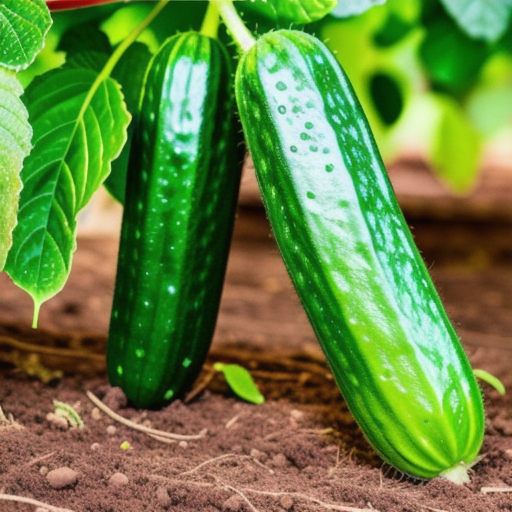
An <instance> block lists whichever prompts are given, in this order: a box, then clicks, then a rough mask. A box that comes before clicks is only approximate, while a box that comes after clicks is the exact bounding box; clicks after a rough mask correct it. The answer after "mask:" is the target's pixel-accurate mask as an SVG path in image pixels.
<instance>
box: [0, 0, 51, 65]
mask: <svg viewBox="0 0 512 512" xmlns="http://www.w3.org/2000/svg"><path fill="white" fill-rule="evenodd" d="M51 25H52V19H51V16H50V11H49V10H48V7H46V3H45V2H44V0H2V1H1V2H0V41H1V45H2V51H1V52H0V64H1V65H3V66H5V67H7V68H9V69H13V70H15V71H19V70H20V69H25V68H27V67H28V66H29V65H30V64H31V63H32V62H33V61H34V59H35V57H36V55H37V54H38V53H39V52H40V51H41V50H42V48H43V46H44V38H45V36H46V33H47V32H48V30H49V29H50V27H51Z"/></svg>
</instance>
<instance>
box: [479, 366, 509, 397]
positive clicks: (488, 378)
mask: <svg viewBox="0 0 512 512" xmlns="http://www.w3.org/2000/svg"><path fill="white" fill-rule="evenodd" d="M473 373H474V374H475V377H476V378H477V379H480V380H482V381H484V382H487V384H489V385H490V386H492V387H493V388H494V389H495V390H496V391H497V392H498V393H499V394H500V395H502V396H503V395H505V394H506V390H505V386H504V385H503V382H501V380H500V379H498V377H495V376H494V375H491V374H490V373H489V372H486V371H485V370H479V369H476V368H475V369H474V370H473Z"/></svg>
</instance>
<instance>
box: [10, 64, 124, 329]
mask: <svg viewBox="0 0 512 512" xmlns="http://www.w3.org/2000/svg"><path fill="white" fill-rule="evenodd" d="M24 102H25V104H26V106H27V108H28V111H29V114H30V120H31V122H32V127H33V130H34V137H33V144H34V147H33V149H32V152H31V154H30V155H29V157H27V159H26V160H25V164H24V167H23V171H22V173H21V178H22V181H23V190H22V192H21V196H20V206H19V212H18V224H17V226H16V228H15V230H14V232H13V245H12V248H11V250H10V252H9V255H8V258H7V263H6V270H7V272H8V273H9V274H10V276H11V278H12V279H13V281H14V282H15V283H16V284H17V285H18V286H20V287H21V288H23V289H24V290H25V291H27V292H28V293H29V294H30V295H31V296H32V298H33V300H34V305H35V315H34V323H36V321H37V314H38V311H39V307H40V305H41V304H42V303H43V302H44V301H46V300H48V299H49V298H50V297H52V296H53V295H55V294H56V293H58V292H59V291H60V290H61V289H62V287H63V286H64V284H65V282H66V280H67V278H68V275H69V272H70V267H71V258H72V254H73V252H74V249H75V243H76V242H75V239H76V217H77V214H78V212H79V211H80V210H81V209H82V208H83V207H84V206H85V205H86V204H87V203H88V201H89V200H90V198H91V197H92V195H93V193H94V192H95V191H96V190H97V189H98V187H99V186H100V185H101V184H102V183H103V181H104V180H105V178H106V176H107V175H108V173H109V172H110V163H111V161H112V160H113V159H114V158H115V157H116V156H117V155H118V154H119V152H120V151H121V148H122V147H123V145H124V143H125V140H126V127H127V125H128V123H129V120H130V115H129V113H128V112H127V110H126V107H125V104H124V101H123V95H122V93H121V90H120V87H119V85H118V84H117V83H116V82H115V81H114V80H112V79H111V78H106V77H103V78H102V77H99V76H98V74H97V73H95V72H94V71H92V70H87V69H85V70H84V69H66V68H61V69H57V70H53V71H50V72H48V73H45V74H44V75H42V76H40V77H38V78H36V79H35V80H34V81H33V82H32V83H31V85H30V86H29V87H28V88H27V91H26V93H25V96H24Z"/></svg>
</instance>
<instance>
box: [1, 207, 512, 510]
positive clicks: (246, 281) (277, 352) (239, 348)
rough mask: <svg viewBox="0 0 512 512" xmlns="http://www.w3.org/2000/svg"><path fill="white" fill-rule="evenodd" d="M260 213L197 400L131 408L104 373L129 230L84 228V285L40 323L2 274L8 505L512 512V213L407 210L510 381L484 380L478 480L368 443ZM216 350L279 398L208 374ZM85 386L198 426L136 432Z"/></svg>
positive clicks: (430, 257) (76, 282) (236, 259)
mask: <svg viewBox="0 0 512 512" xmlns="http://www.w3.org/2000/svg"><path fill="white" fill-rule="evenodd" d="M415 204H417V203H415ZM252 206H253V207H247V206H243V205H242V206H241V207H240V211H239V215H238V219H237V224H236V230H235V236H234V240H233V246H232V251H231V255H230V261H229V266H228V273H227V279H226V286H225V290H224V294H223V300H222V305H221V311H220V316H219V320H218V325H217V330H216V333H215V338H214V342H213V345H212V350H211V353H210V355H209V357H208V360H207V363H206V364H205V367H204V370H203V372H202V374H201V375H200V377H199V378H198V380H197V382H196V383H195V384H194V386H193V387H192V389H191V392H190V393H189V394H188V395H187V396H185V397H184V398H183V399H181V400H177V401H174V402H173V403H171V404H170V405H169V406H167V407H165V408H164V409H162V410H151V411H147V410H136V409H134V408H132V407H131V406H130V405H129V404H126V401H125V400H124V396H123V394H122V392H120V390H118V389H113V388H111V387H110V386H109V384H108V381H107V378H106V375H105V362H104V356H103V354H104V351H105V343H106V333H107V329H108V320H109V312H110V302H111V298H112V291H113V280H114V272H115V261H116V251H117V239H116V237H115V236H112V235H105V236H102V235H101V236H100V235H97V234H95V235H82V236H81V237H80V238H79V242H78V251H77V253H76V257H75V261H74V266H73V271H72V274H71V277H70V280H69V282H68V284H67V286H66V287H65V289H64V290H63V292H62V293H61V294H59V295H58V296H57V297H56V298H54V299H53V300H51V301H49V302H48V303H47V304H45V305H44V306H43V309H42V312H41V316H40V323H39V328H38V329H37V330H33V329H31V328H30V322H31V303H30V299H29V298H27V297H26V296H25V295H24V293H23V292H21V291H19V290H17V289H16V288H15V287H14V286H13V285H12V283H10V281H9V279H8V278H7V276H6V275H5V274H0V290H1V293H0V406H1V408H2V410H3V412H4V414H5V417H4V418H3V419H1V418H0V510H1V511H2V512H14V511H17V512H18V511H19V512H25V511H34V510H37V511H38V512H43V511H44V510H50V511H56V510H58V511H61V512H62V511H63V510H66V511H68V512H69V511H73V512H86V511H91V512H93V511H94V512H143V511H151V512H158V511H166V510H170V511H171V510H172V511H176V512H185V511H187V512H189V511H197V512H207V511H208V512H209V511H211V512H218V511H222V512H249V511H250V512H256V511H258V512H283V511H289V512H320V511H328V510H336V511H352V512H354V511H363V510H364V511H368V512H370V511H372V512H375V511H380V512H423V511H437V512H443V511H444V512H497V511H507V510H508V511H510V510H512V407H511V405H512V403H511V401H512V399H511V398H510V390H511V389H512V372H510V367H511V363H512V357H511V356H512V337H511V332H512V315H511V314H510V311H511V307H512V269H511V266H510V261H511V256H512V237H510V236H509V235H510V219H509V218H508V217H507V216H505V217H506V218H501V219H500V220H499V221H496V218H495V217H494V220H490V219H489V218H485V219H480V220H478V219H475V218H471V222H469V221H468V219H467V218H466V219H464V218H462V217H460V218H457V217H455V218H451V219H448V220H447V219H444V220H443V222H440V221H439V219H432V218H425V215H423V214H422V216H421V218H420V216H415V215H414V212H413V211H412V210H411V212H412V213H411V221H410V222H411V223H412V224H413V227H414V230H413V233H414V235H415V238H416V242H417V244H418V246H419V247H420V249H421V250H422V253H423V256H424V258H425V260H426V261H427V263H428V264H429V267H430V269H431V273H432V276H433V278H434V281H435V282H436V285H437V287H438V289H439V291H440V293H441V296H442V298H443V300H444V302H445V305H446V308H447V311H448V313H449V316H450V317H451V319H452V320H453V322H454V324H455V326H456V328H457V330H458V332H459V334H460V336H461V339H462V343H463V345H464V347H465V349H466V351H467V353H468V355H469V357H470V360H471V362H472V364H473V366H474V367H478V368H483V369H485V370H486V371H488V372H490V373H492V374H494V375H495V376H496V377H498V378H499V379H501V380H502V381H503V383H504V384H505V386H506V387H507V388H508V390H509V394H508V395H505V396H500V395H499V394H498V393H497V391H495V390H494V389H492V388H491V387H489V386H488V385H483V393H484V397H485V403H486V413H487V426H486V435H485V442H484V446H483V448H482V457H481V459H480V460H479V462H478V463H477V464H476V465H475V466H474V467H473V469H472V471H471V481H470V483H468V484H465V485H462V486H457V485H455V484H453V483H451V482H449V481H446V480H443V479H439V478H436V479H433V480H431V481H420V480H415V479H412V478H410V477H407V476H406V475H403V474H400V473H399V472H397V471H396V470H394V469H393V468H391V467H390V466H388V465H386V464H384V463H383V462H382V461H381V459H380V458H379V457H378V456H377V455H376V454H375V453H374V452H373V450H372V449H371V448H370V447H369V446H368V444H367V443H366V441H365V439H364V437H363V436H362V434H361V432H360V430H359V429H358V427H357V425H356V424H355V422H354V420H353V418H352V416H351V415H350V413H349V412H348V410H347V408H346V406H345V404H344V401H343V399H342V398H341V396H340V394H339V392H338V390H337V388H336V385H335V384H334V381H333V379H332V376H331V373H330V371H329V368H328V366H327V364H326V362H325V358H324V356H323V354H322V352H321V351H320V349H319V346H318V343H317V341H316V339H315V336H314V334H313V332H312V330H311V327H310V326H309V323H308V321H307V318H306V316H305V314H304V312H303V310H302V308H301V305H300V303H299V301H298V298H297V296H296V295H295V292H294V290H293V288H292V285H291V283H290V280H289V277H288V275H287V273H286V270H285V268H284V265H283V263H282V261H281V258H280V256H279V253H278V251H277V248H276V245H275V241H274V240H273V239H272V237H271V236H270V228H269V226H268V223H267V221H266V219H265V215H264V213H263V211H262V209H261V208H260V207H259V206H258V205H257V204H253V205H252ZM430 206H431V203H430ZM431 209H432V211H435V208H431ZM406 214H407V212H406ZM427 217H428V216H427ZM215 361H222V362H235V363H238V364H241V365H243V366H245V367H246V368H248V369H249V370H250V371H251V373H252V375H253V377H254V379H255V381H256V383H257V384H258V386H259V387H260V390H261V391H262V393H263V394H264V395H265V398H266V401H265V403H264V404H262V405H253V404H249V403H246V402H244V401H242V400H241V399H239V398H237V397H236V396H234V395H233V393H232V392H231V391H230V390H229V388H228V387H227V385H226V384H225V382H224V381H223V379H222V378H221V376H220V375H219V374H215V373H213V372H212V364H213V363H214V362H215ZM87 392H90V393H93V395H94V396H95V397H97V398H98V399H100V400H102V401H103V403H104V404H106V405H108V406H109V407H110V408H111V409H112V410H113V411H114V412H116V413H117V414H119V415H120V416H122V417H124V418H127V419H130V420H131V421H132V422H134V423H135V424H136V425H138V426H141V425H142V426H146V427H151V428H153V429H158V430H162V431H166V432H172V433H175V434H181V435H183V436H192V437H191V438H182V439H162V437H158V438H155V437H154V436H150V435H148V434H147V433H145V432H141V431H139V430H136V429H135V428H133V427H132V426H128V425H124V424H122V423H121V422H120V421H118V420H117V419H113V418H112V417H111V416H109V415H107V414H106V413H105V412H103V411H101V410H100V409H99V408H98V406H97V405H96V404H95V403H93V402H92V401H91V399H90V398H89V397H90V395H88V394H87ZM54 400H57V401H59V402H63V403H65V404H68V405H71V406H73V407H74V408H75V410H76V411H77V412H78V413H79V416H80V418H81V419H82V420H83V423H84V424H83V426H80V425H79V424H76V423H75V424H74V425H73V422H76V418H74V417H73V415H71V417H69V421H68V420H66V418H63V417H62V416H57V417H56V416H55V415H52V414H50V413H55V404H54ZM57 405H58V404H57ZM22 500H25V502H24V503H23V502H22Z"/></svg>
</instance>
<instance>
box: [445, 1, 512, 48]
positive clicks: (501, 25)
mask: <svg viewBox="0 0 512 512" xmlns="http://www.w3.org/2000/svg"><path fill="white" fill-rule="evenodd" d="M441 2H442V4H443V5H444V7H445V9H446V11H447V12H448V13H449V14H450V16H452V18H453V19H454V20H455V22H456V23H457V25H459V27H460V28H461V29H462V30H463V31H464V32H466V34H468V35H469V36H471V37H473V38H475V39H483V40H485V41H487V42H489V43H493V42H495V41H497V40H498V39H499V38H500V37H501V36H502V35H503V34H504V33H505V31H506V30H507V26H508V23H509V20H510V16H511V14H512V2H510V1H509V0H441Z"/></svg>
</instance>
